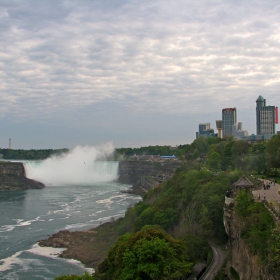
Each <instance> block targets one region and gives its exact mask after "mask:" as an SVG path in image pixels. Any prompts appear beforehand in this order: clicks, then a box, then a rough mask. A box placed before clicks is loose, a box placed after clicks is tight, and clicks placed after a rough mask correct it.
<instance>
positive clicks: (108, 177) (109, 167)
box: [23, 160, 119, 185]
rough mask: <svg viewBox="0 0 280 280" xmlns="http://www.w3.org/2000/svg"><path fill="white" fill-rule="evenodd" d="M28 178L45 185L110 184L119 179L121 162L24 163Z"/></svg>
mask: <svg viewBox="0 0 280 280" xmlns="http://www.w3.org/2000/svg"><path fill="white" fill-rule="evenodd" d="M23 165H24V169H25V174H26V177H27V178H30V179H34V180H37V181H39V182H42V183H44V184H45V185H61V184H62V185H65V184H90V183H93V182H110V181H113V180H116V179H117V178H118V170H119V162H117V161H93V162H73V163H71V164H65V165H63V163H59V162H51V161H47V160H46V161H25V162H23Z"/></svg>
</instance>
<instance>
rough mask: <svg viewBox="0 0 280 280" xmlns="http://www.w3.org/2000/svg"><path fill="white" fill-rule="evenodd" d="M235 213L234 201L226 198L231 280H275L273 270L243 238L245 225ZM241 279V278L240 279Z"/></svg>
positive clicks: (225, 208)
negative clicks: (242, 232) (242, 231)
mask: <svg viewBox="0 0 280 280" xmlns="http://www.w3.org/2000/svg"><path fill="white" fill-rule="evenodd" d="M242 223H244V222H242V221H241V220H240V219H239V218H238V216H237V215H236V214H235V211H234V200H233V199H230V198H226V203H225V207H224V225H225V229H226V232H227V234H228V237H229V250H230V258H229V260H228V263H227V275H228V276H229V278H230V279H231V280H235V279H241V280H259V279H262V280H275V279H280V276H279V275H278V277H277V275H275V274H274V273H273V272H272V271H271V269H270V268H269V267H268V266H266V265H264V264H263V263H262V262H261V260H260V259H259V257H258V255H256V254H254V253H253V252H252V250H250V246H249V244H248V242H247V241H246V240H245V239H242V238H241V230H242V228H243V224H242ZM238 277H239V278H238Z"/></svg>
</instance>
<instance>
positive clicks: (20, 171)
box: [0, 162, 44, 191]
mask: <svg viewBox="0 0 280 280" xmlns="http://www.w3.org/2000/svg"><path fill="white" fill-rule="evenodd" d="M43 187H44V184H43V183H40V182H37V181H35V180H31V179H28V178H26V177H25V170H24V166H23V164H22V163H21V162H0V191H15V190H26V189H42V188H43Z"/></svg>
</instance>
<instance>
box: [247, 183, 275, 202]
mask: <svg viewBox="0 0 280 280" xmlns="http://www.w3.org/2000/svg"><path fill="white" fill-rule="evenodd" d="M263 181H264V184H265V185H266V184H267V183H268V182H269V180H263ZM278 191H280V185H279V184H275V185H274V183H272V184H271V185H270V189H269V190H264V189H263V188H262V189H260V190H255V191H252V193H253V197H254V199H255V201H259V194H260V196H261V199H260V201H262V200H266V201H267V202H268V203H270V202H272V203H276V204H277V203H280V194H279V193H278Z"/></svg>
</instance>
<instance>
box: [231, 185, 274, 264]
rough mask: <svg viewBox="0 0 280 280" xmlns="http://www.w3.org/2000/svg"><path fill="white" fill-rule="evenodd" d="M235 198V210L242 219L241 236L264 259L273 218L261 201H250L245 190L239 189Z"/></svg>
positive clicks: (249, 196) (267, 250)
mask: <svg viewBox="0 0 280 280" xmlns="http://www.w3.org/2000/svg"><path fill="white" fill-rule="evenodd" d="M235 200H236V206H235V211H236V213H237V214H238V215H239V217H240V218H241V220H242V221H244V225H243V227H242V230H241V238H243V239H247V240H248V242H249V244H250V247H251V249H252V251H253V252H256V253H257V254H258V255H259V256H260V258H261V259H265V258H266V256H267V255H268V253H269V246H268V244H269V242H270V238H271V236H272V235H271V230H272V228H273V227H274V221H273V218H272V217H271V215H270V213H269V212H268V210H267V209H266V208H265V207H264V205H263V204H262V203H256V202H252V200H251V195H250V194H249V193H248V192H247V190H242V191H240V193H239V195H238V196H237V197H236V199H235Z"/></svg>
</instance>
